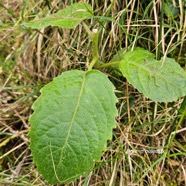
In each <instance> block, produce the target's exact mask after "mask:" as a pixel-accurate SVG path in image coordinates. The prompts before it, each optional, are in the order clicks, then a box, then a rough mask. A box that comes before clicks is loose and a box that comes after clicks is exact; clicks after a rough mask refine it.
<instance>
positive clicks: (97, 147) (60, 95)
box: [29, 70, 117, 184]
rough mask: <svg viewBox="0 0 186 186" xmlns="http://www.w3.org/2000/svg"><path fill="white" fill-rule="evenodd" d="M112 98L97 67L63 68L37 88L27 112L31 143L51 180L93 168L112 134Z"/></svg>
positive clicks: (40, 166)
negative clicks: (90, 68) (62, 70)
mask: <svg viewBox="0 0 186 186" xmlns="http://www.w3.org/2000/svg"><path fill="white" fill-rule="evenodd" d="M116 102H117V98H116V96H115V94H114V86H113V84H112V83H111V82H110V81H109V79H108V78H107V77H106V76H105V75H104V74H103V73H101V72H99V71H97V70H90V71H88V72H84V71H79V70H72V71H67V72H64V73H62V75H60V76H59V77H57V78H55V79H54V80H53V81H52V82H50V83H49V84H47V85H46V86H45V87H44V88H42V89H41V96H40V97H39V98H38V99H37V100H36V101H35V103H34V105H33V109H34V113H33V115H32V116H31V118H30V122H31V131H30V133H29V136H30V139H31V145H30V148H31V151H32V155H33V159H34V162H35V164H36V166H37V168H38V171H39V172H40V173H41V174H42V175H43V177H44V178H45V179H46V180H48V182H49V183H51V184H56V183H65V182H68V181H71V180H74V179H76V178H79V176H80V175H83V174H86V173H87V172H89V171H91V170H92V168H93V165H94V162H96V161H98V160H99V158H100V156H101V154H102V151H103V150H105V148H106V142H107V140H108V139H109V140H110V139H111V138H112V129H113V128H114V127H115V124H116V121H115V117H116V116H117V109H116V106H115V104H116Z"/></svg>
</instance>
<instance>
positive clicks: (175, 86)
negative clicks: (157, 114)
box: [119, 48, 186, 102]
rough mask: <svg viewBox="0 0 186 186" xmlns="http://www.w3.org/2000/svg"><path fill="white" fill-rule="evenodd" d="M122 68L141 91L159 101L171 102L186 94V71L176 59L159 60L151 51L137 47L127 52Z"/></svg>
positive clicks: (129, 79) (128, 78)
mask: <svg viewBox="0 0 186 186" xmlns="http://www.w3.org/2000/svg"><path fill="white" fill-rule="evenodd" d="M119 67H120V70H121V72H122V74H123V76H125V77H126V78H127V80H128V81H129V83H131V84H132V85H133V86H134V87H135V88H137V89H138V91H139V92H142V93H143V94H144V95H145V96H146V97H147V98H151V99H152V100H153V101H157V102H171V101H175V100H177V99H178V98H180V97H182V96H185V95H186V73H185V71H184V70H183V69H182V68H181V67H180V65H179V64H178V63H176V62H175V60H174V59H171V58H165V60H164V61H163V59H161V60H160V61H157V60H155V59H154V55H153V54H152V53H150V52H149V51H146V50H144V49H141V48H136V49H135V50H134V51H129V52H127V53H125V55H124V59H123V60H121V62H120V64H119Z"/></svg>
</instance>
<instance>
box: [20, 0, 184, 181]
mask: <svg viewBox="0 0 186 186" xmlns="http://www.w3.org/2000/svg"><path fill="white" fill-rule="evenodd" d="M91 16H92V10H91V8H90V5H88V4H86V3H79V4H73V5H71V6H69V7H67V8H66V9H64V10H61V11H59V12H58V13H56V14H53V15H51V16H49V17H47V18H43V19H40V20H37V21H31V22H28V23H23V25H24V26H26V27H31V28H37V29H40V28H44V27H46V26H49V25H51V26H60V27H63V28H74V27H75V26H77V25H78V24H79V23H80V22H81V21H83V20H85V19H89V18H91ZM84 26H85V29H86V30H87V32H88V34H89V36H90V37H91V39H93V44H94V45H93V46H94V54H96V57H95V56H94V57H95V58H93V60H92V62H91V64H90V66H89V68H88V71H86V72H83V71H69V72H65V73H62V75H61V76H59V77H57V78H55V79H54V81H53V82H51V83H49V84H48V85H46V86H45V87H44V88H43V89H41V96H40V97H39V98H38V100H37V101H36V102H35V104H34V105H33V109H34V114H33V115H32V117H31V119H30V122H31V123H32V126H31V131H30V138H31V146H30V148H31V150H32V155H33V158H34V161H35V163H36V165H37V167H38V171H39V172H40V173H41V174H42V175H43V176H44V178H45V179H47V180H48V182H49V183H54V184H55V183H64V182H67V181H71V180H73V179H76V178H78V177H79V176H80V175H82V174H85V173H87V172H88V171H90V170H91V169H92V167H93V164H94V162H95V161H98V160H99V158H100V156H101V152H102V151H103V150H104V149H105V146H106V141H107V140H108V139H111V132H112V129H113V128H114V126H115V117H116V115H117V111H116V108H115V104H116V100H117V99H116V97H115V95H114V88H113V87H114V86H113V85H112V84H111V83H110V81H109V80H108V79H107V78H106V77H105V75H104V74H102V73H100V72H99V71H95V70H92V67H93V66H94V65H95V64H96V65H95V67H97V68H101V65H99V64H98V63H97V60H98V59H97V54H98V51H97V47H96V46H95V44H97V43H98V42H97V39H98V37H94V36H95V34H97V31H96V32H95V31H94V32H91V31H90V30H89V28H88V27H87V26H86V25H84ZM120 54H123V50H122V52H120ZM115 58H117V59H118V60H119V61H118V63H119V68H120V70H121V72H122V74H123V76H124V77H126V78H127V80H128V82H129V83H131V84H132V85H133V86H134V87H135V88H137V89H138V90H139V91H140V92H142V93H143V94H144V96H146V97H147V98H151V99H152V100H153V101H158V102H170V101H175V100H177V99H178V98H180V97H182V96H185V95H186V73H185V72H184V70H183V69H182V68H181V67H180V66H179V65H178V64H177V63H176V62H175V61H174V60H173V59H171V58H162V59H161V60H160V61H158V60H155V59H154V54H152V53H150V52H149V51H147V50H144V49H141V48H136V49H135V50H133V51H128V52H126V53H125V54H124V55H123V57H119V58H118V57H117V56H115ZM112 65H115V62H111V63H110V66H112ZM103 66H104V65H103ZM39 150H40V151H39ZM82 160H83V161H82Z"/></svg>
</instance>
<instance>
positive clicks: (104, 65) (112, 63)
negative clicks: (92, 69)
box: [98, 61, 119, 68]
mask: <svg viewBox="0 0 186 186" xmlns="http://www.w3.org/2000/svg"><path fill="white" fill-rule="evenodd" d="M117 64H119V61H113V62H109V63H105V64H103V65H99V67H98V68H105V67H108V66H113V65H117Z"/></svg>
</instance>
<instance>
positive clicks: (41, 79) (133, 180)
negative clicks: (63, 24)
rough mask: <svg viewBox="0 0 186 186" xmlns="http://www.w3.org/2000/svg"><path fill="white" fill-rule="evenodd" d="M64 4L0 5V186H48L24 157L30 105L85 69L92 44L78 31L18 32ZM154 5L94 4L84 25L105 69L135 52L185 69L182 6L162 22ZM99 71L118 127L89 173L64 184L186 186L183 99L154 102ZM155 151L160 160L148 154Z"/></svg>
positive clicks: (118, 1)
mask: <svg viewBox="0 0 186 186" xmlns="http://www.w3.org/2000/svg"><path fill="white" fill-rule="evenodd" d="M66 2H68V1H65V2H64V1H59V0H54V1H51V2H50V1H43V0H40V1H35V0H31V1H21V2H19V1H14V0H13V1H5V0H3V1H2V2H1V4H0V19H1V20H0V41H1V42H0V51H1V52H0V185H6V184H8V185H15V186H17V185H36V186H40V185H41V186H43V185H47V183H46V182H45V181H44V180H43V178H42V176H41V175H39V174H38V172H37V170H36V167H35V165H34V163H33V161H32V156H31V152H30V150H29V137H28V132H29V127H30V123H29V122H28V118H29V116H30V115H31V113H32V109H31V106H32V104H33V102H34V100H35V99H36V98H37V97H38V96H39V89H40V88H41V87H42V86H44V85H45V84H46V83H48V82H50V81H51V80H52V79H53V78H54V77H56V76H58V75H59V74H61V73H62V72H63V71H66V70H70V69H87V67H88V64H89V63H90V61H91V57H92V50H91V42H90V41H89V39H88V36H87V34H86V32H85V30H84V28H83V26H82V25H80V26H78V27H76V29H74V30H68V29H61V28H56V27H55V28H52V27H49V28H46V29H44V30H40V31H33V30H24V29H21V27H20V24H21V22H22V21H23V20H24V21H27V20H31V19H33V18H34V17H36V18H39V17H43V16H44V15H46V14H47V13H52V12H56V11H57V10H59V9H61V8H63V7H65V6H67V5H68V4H70V3H71V1H70V2H68V3H66ZM72 2H76V1H72ZM87 2H88V1H87ZM153 2H154V1H152V0H149V1H129V0H126V1H121V0H113V1H112V3H109V2H107V1H95V2H94V3H93V4H92V6H93V7H94V10H95V15H96V16H95V19H94V20H91V21H89V22H87V23H90V29H93V28H98V29H99V34H100V36H99V51H100V53H99V56H100V60H101V61H103V62H105V63H108V62H110V61H111V59H112V57H113V56H114V55H115V54H116V52H117V51H118V50H119V49H122V48H126V49H127V48H132V47H136V46H140V47H143V48H145V49H148V50H149V51H151V52H154V53H155V54H156V57H157V58H158V57H159V55H161V56H163V55H168V56H169V57H173V58H175V59H176V60H177V62H178V63H180V65H181V66H182V67H183V68H186V60H185V50H184V48H185V45H186V39H185V21H186V20H185V16H186V12H185V9H184V1H173V2H175V3H176V6H177V7H178V9H179V13H178V15H177V16H175V17H174V18H171V17H167V16H166V15H165V14H164V15H163V19H162V18H161V11H160V7H161V6H160V1H158V2H157V1H156V2H157V3H156V4H154V3H153ZM171 2H172V1H171ZM160 22H162V35H160V33H161V32H160V31H159V28H160ZM158 46H159V47H158ZM101 70H102V71H104V72H105V73H108V75H109V78H110V80H111V81H112V82H113V83H114V85H115V86H116V94H117V96H118V98H119V103H118V104H117V107H118V112H119V115H118V117H117V126H116V129H114V130H113V139H112V141H109V142H108V148H107V150H106V151H105V152H103V155H102V158H101V160H100V162H97V163H96V165H95V168H94V170H93V171H92V172H91V173H90V174H89V175H87V176H86V177H81V178H80V179H78V180H76V181H75V182H72V183H69V184H66V185H67V186H81V185H82V186H85V185H86V186H87V185H91V186H102V185H103V186H104V185H108V186H118V185H120V186H123V185H163V186H164V185H166V186H168V185H173V186H180V185H185V184H186V145H185V142H186V135H185V132H186V119H185V115H184V113H185V110H184V109H185V107H186V103H185V100H184V99H180V100H178V101H177V102H173V103H168V104H165V103H154V102H152V101H151V100H149V99H146V98H144V97H143V95H142V94H140V93H139V92H138V91H137V90H136V89H134V88H133V87H132V86H131V85H129V84H128V83H127V82H126V80H125V79H124V78H122V77H120V76H119V75H118V74H116V71H113V70H112V69H110V68H106V67H105V68H103V69H101ZM183 100H184V102H183ZM182 102H183V104H182ZM180 107H181V110H180V111H179V108H180ZM165 145H166V146H165ZM158 148H160V149H163V151H164V153H163V154H158V153H149V152H147V150H149V149H158ZM132 150H133V151H132ZM145 150H146V152H145Z"/></svg>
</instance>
